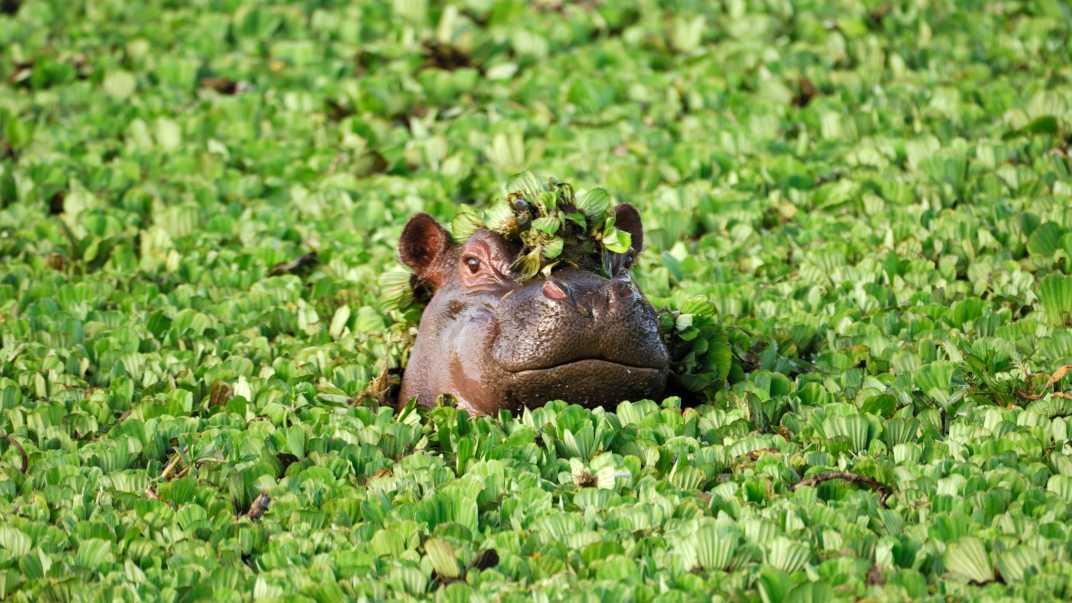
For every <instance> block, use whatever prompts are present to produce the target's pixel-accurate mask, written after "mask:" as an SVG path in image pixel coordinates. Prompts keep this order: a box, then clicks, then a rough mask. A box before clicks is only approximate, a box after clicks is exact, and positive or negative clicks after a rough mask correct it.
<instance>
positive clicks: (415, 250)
mask: <svg viewBox="0 0 1072 603" xmlns="http://www.w3.org/2000/svg"><path fill="white" fill-rule="evenodd" d="M450 246H451V241H450V233H448V232H447V231H446V229H444V228H443V227H442V226H440V225H439V222H436V221H435V218H433V217H432V216H429V215H428V214H425V213H420V214H417V215H415V216H413V217H412V218H410V219H409V222H406V227H405V228H403V229H402V238H401V239H399V241H398V255H399V257H401V258H402V262H403V263H404V264H405V265H406V266H409V268H410V270H412V271H413V273H414V274H416V275H417V277H418V278H420V279H421V280H423V281H426V282H428V283H431V284H432V286H434V287H439V286H440V285H441V284H442V281H443V270H442V268H443V262H444V260H445V259H446V257H447V251H448V250H449V249H450Z"/></svg>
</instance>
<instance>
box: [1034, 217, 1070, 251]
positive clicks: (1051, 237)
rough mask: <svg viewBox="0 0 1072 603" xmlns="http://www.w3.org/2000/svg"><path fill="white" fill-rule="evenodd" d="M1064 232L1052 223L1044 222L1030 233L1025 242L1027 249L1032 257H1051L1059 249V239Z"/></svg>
mask: <svg viewBox="0 0 1072 603" xmlns="http://www.w3.org/2000/svg"><path fill="white" fill-rule="evenodd" d="M1064 234H1065V231H1064V229H1063V228H1061V227H1060V226H1059V225H1057V224H1055V223H1053V222H1045V223H1043V224H1042V225H1041V226H1039V227H1038V228H1036V229H1035V231H1034V232H1032V233H1031V236H1030V237H1029V238H1028V240H1027V249H1028V251H1030V252H1031V254H1032V255H1039V256H1043V257H1053V255H1054V253H1056V252H1057V250H1058V249H1061V238H1062V237H1063V236H1064Z"/></svg>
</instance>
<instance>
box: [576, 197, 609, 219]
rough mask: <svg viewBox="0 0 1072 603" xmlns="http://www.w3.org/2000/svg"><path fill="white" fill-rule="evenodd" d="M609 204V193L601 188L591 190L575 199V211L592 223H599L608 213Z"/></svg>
mask: <svg viewBox="0 0 1072 603" xmlns="http://www.w3.org/2000/svg"><path fill="white" fill-rule="evenodd" d="M610 203H611V200H610V193H608V192H607V191H606V190H605V189H602V188H593V189H591V190H588V191H587V192H585V193H584V194H583V195H581V196H580V197H578V198H577V209H579V210H581V211H582V212H584V215H585V216H587V217H588V219H589V220H591V221H592V222H595V223H599V222H602V221H603V219H604V217H606V215H607V212H608V211H610ZM582 226H583V225H582Z"/></svg>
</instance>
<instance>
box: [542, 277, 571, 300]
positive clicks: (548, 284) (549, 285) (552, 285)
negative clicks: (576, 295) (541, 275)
mask: <svg viewBox="0 0 1072 603" xmlns="http://www.w3.org/2000/svg"><path fill="white" fill-rule="evenodd" d="M543 296H544V297H546V298H547V299H553V300H563V299H566V298H567V297H569V294H568V293H567V292H566V291H565V289H563V288H562V285H560V284H558V283H556V282H555V281H553V280H551V279H547V280H546V281H544V283H543Z"/></svg>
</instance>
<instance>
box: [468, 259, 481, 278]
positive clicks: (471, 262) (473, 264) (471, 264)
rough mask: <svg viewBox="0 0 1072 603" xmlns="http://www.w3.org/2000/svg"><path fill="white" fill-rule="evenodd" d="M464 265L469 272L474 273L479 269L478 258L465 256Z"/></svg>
mask: <svg viewBox="0 0 1072 603" xmlns="http://www.w3.org/2000/svg"><path fill="white" fill-rule="evenodd" d="M465 267H466V268H468V269H469V272H470V273H472V274H476V273H477V272H479V271H480V260H478V259H476V258H473V257H468V258H465Z"/></svg>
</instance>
